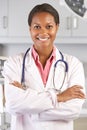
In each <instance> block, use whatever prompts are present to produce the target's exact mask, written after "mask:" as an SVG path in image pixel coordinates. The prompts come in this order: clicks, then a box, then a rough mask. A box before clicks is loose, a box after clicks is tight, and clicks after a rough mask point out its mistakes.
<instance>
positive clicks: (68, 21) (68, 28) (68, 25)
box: [66, 17, 71, 30]
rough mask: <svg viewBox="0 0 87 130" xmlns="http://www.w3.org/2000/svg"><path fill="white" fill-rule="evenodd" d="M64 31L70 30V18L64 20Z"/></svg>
mask: <svg viewBox="0 0 87 130" xmlns="http://www.w3.org/2000/svg"><path fill="white" fill-rule="evenodd" d="M66 29H67V30H70V29H71V18H70V17H67V18H66Z"/></svg>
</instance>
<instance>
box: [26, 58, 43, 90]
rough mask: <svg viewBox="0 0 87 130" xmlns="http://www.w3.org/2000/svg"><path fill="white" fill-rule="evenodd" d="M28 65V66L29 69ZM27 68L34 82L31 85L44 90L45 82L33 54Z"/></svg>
mask: <svg viewBox="0 0 87 130" xmlns="http://www.w3.org/2000/svg"><path fill="white" fill-rule="evenodd" d="M27 67H28V69H27ZM26 69H27V71H28V76H29V78H30V79H31V81H30V82H31V84H32V85H31V86H32V87H33V88H34V89H36V90H38V91H41V90H43V89H44V84H43V81H42V79H41V76H40V73H39V71H38V68H37V67H36V65H35V62H34V60H33V58H32V56H31V58H30V62H29V63H28V64H27V66H26Z"/></svg>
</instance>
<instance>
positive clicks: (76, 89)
mask: <svg viewBox="0 0 87 130" xmlns="http://www.w3.org/2000/svg"><path fill="white" fill-rule="evenodd" d="M81 89H83V88H82V87H81V86H78V85H74V86H72V87H70V88H68V89H66V90H65V91H63V92H62V93H60V94H58V95H57V99H58V102H66V101H68V100H71V99H75V98H79V99H85V98H86V97H85V94H84V93H83V92H82V91H81Z"/></svg>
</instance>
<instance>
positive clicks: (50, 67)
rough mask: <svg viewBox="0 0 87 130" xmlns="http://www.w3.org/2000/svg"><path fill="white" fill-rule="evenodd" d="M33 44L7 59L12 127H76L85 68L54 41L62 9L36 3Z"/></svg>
mask: <svg viewBox="0 0 87 130" xmlns="http://www.w3.org/2000/svg"><path fill="white" fill-rule="evenodd" d="M28 24H29V30H30V33H31V37H32V40H33V45H32V47H31V48H30V49H28V50H27V52H26V54H23V53H21V54H19V55H16V56H13V57H9V59H8V60H7V61H6V62H5V65H4V70H3V75H4V77H5V96H6V110H7V111H8V112H9V113H10V114H11V117H12V120H11V130H54V129H55V130H73V120H74V119H76V118H77V117H78V116H79V114H80V111H81V108H82V105H83V102H84V99H85V89H84V71H83V66H82V63H81V62H80V61H79V60H78V59H77V58H75V57H73V56H71V55H67V54H62V53H61V52H60V51H59V50H58V49H57V48H56V46H55V45H54V40H55V37H56V33H57V31H58V28H59V15H58V12H57V11H56V10H55V9H54V7H52V6H51V5H49V4H46V3H44V4H41V5H37V6H35V7H34V8H33V9H32V10H31V12H30V14H29V17H28Z"/></svg>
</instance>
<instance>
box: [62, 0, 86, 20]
mask: <svg viewBox="0 0 87 130" xmlns="http://www.w3.org/2000/svg"><path fill="white" fill-rule="evenodd" d="M60 4H61V5H64V6H65V5H66V6H67V7H68V8H69V9H70V10H72V12H73V13H75V14H76V15H78V16H80V17H81V18H84V19H87V0H60Z"/></svg>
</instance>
